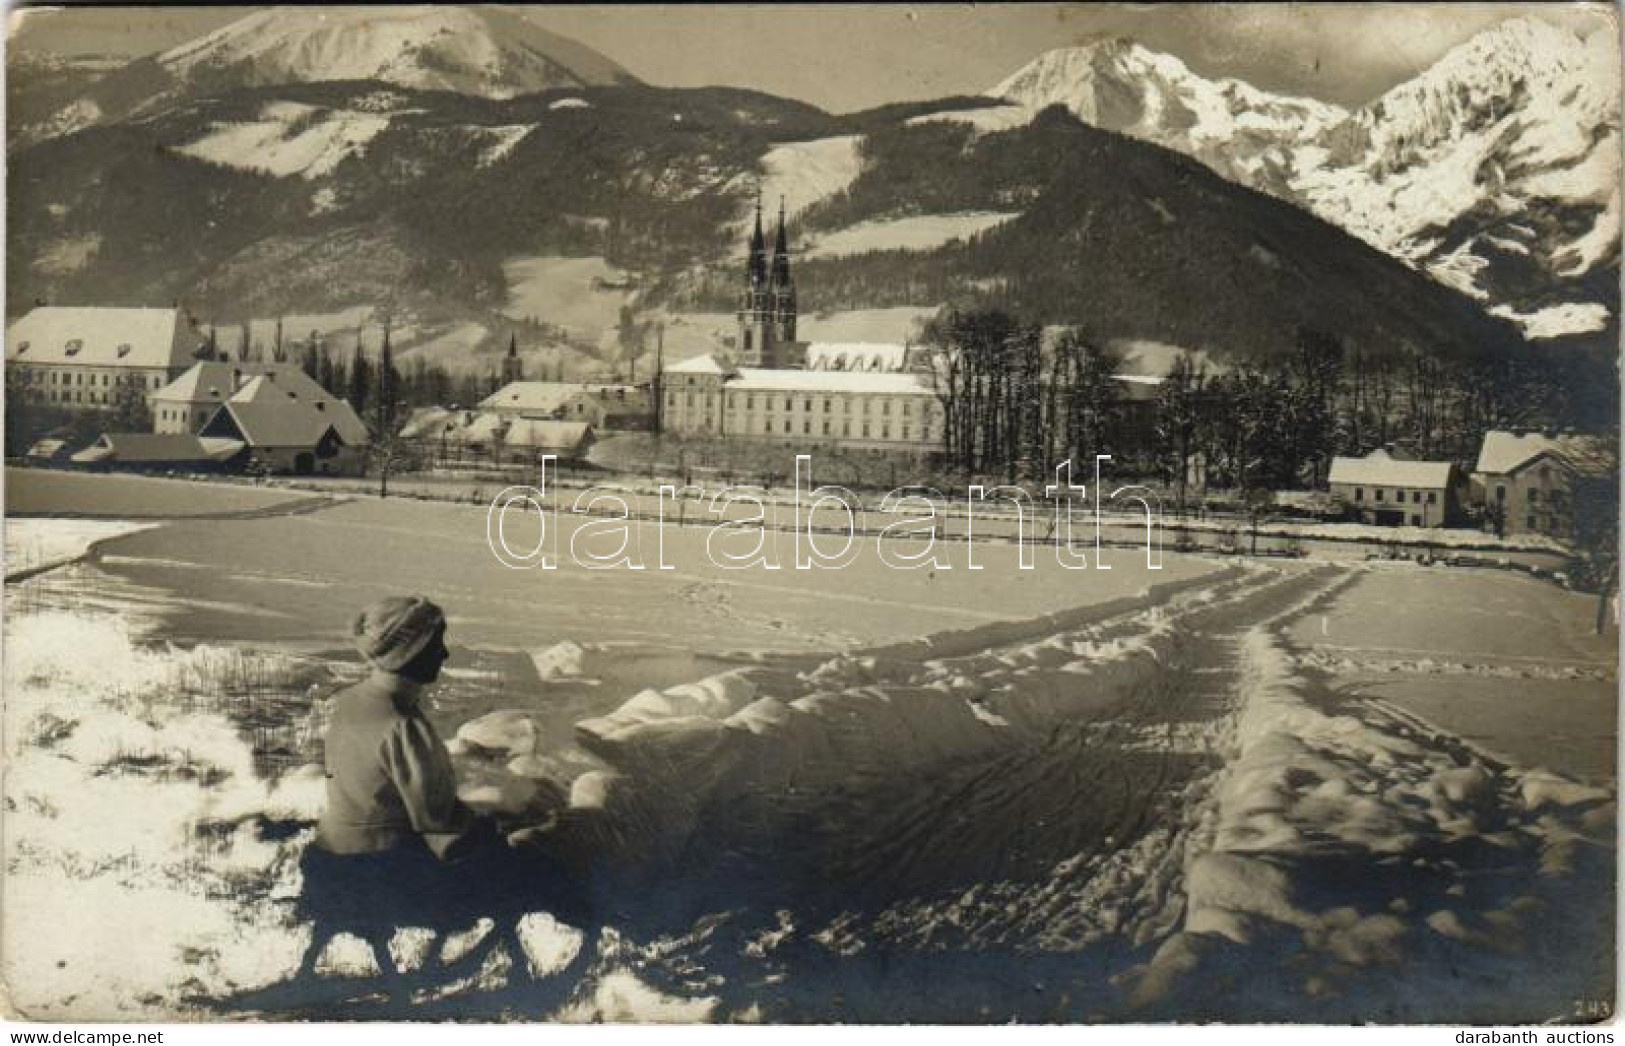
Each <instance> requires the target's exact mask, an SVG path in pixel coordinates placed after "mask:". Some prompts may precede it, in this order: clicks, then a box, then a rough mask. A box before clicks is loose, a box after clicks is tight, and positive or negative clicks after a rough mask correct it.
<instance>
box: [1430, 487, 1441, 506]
mask: <svg viewBox="0 0 1625 1046" xmlns="http://www.w3.org/2000/svg"><path fill="white" fill-rule="evenodd" d="M1438 503H1439V492H1438V491H1437V490H1430V491H1428V504H1429V505H1437V504H1438Z"/></svg>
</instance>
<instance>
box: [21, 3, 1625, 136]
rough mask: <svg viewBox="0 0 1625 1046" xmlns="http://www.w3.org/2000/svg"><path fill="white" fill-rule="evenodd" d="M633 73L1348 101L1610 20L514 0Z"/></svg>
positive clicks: (133, 49) (858, 85)
mask: <svg viewBox="0 0 1625 1046" xmlns="http://www.w3.org/2000/svg"><path fill="white" fill-rule="evenodd" d="M250 10H253V8H219V7H190V8H162V7H148V8H133V7H125V8H106V7H103V8H90V7H70V8H65V9H52V10H38V11H28V10H27V9H21V10H19V9H13V10H12V11H11V21H12V33H13V37H12V40H13V45H14V46H18V47H21V48H26V49H36V50H47V51H56V52H59V53H66V54H83V53H118V54H127V55H138V54H147V53H151V52H154V51H158V50H162V49H165V48H167V47H171V46H174V45H175V44H178V43H181V42H182V41H184V40H187V39H190V38H191V37H193V36H196V35H199V34H201V33H204V32H207V31H209V30H210V29H213V28H215V27H217V26H220V25H223V24H225V23H226V22H229V21H231V20H233V19H235V18H238V17H241V16H242V15H244V14H246V13H247V12H248V11H250ZM520 10H521V11H522V12H523V13H524V14H525V15H526V16H527V17H529V18H531V19H532V20H533V21H535V22H537V23H538V24H540V25H542V26H543V27H545V28H547V29H550V30H552V31H554V32H557V33H562V34H564V35H566V36H570V37H574V38H575V39H577V40H579V41H580V42H582V43H584V44H587V45H588V46H591V47H594V48H596V49H598V50H599V51H602V52H603V53H604V54H605V55H607V56H608V57H610V58H612V59H614V60H615V61H617V62H619V63H620V64H621V65H623V66H624V67H626V68H627V69H628V70H629V71H630V72H632V73H633V74H634V75H636V76H638V77H639V78H640V79H643V80H645V81H647V82H649V83H654V84H660V85H665V86H672V87H699V86H705V85H711V84H725V85H729V86H735V87H748V88H753V89H756V90H761V91H766V92H769V93H771V94H776V95H780V96H785V97H790V98H797V99H800V100H802V101H806V102H811V103H812V104H814V105H817V106H820V107H821V108H824V109H828V110H830V111H832V112H850V111H853V110H857V109H864V108H869V107H871V106H875V105H881V104H884V103H887V102H897V101H908V100H915V99H924V98H938V97H943V96H946V95H952V94H981V93H984V92H986V91H987V90H988V89H989V88H991V87H992V86H993V85H994V84H997V83H998V82H999V81H1001V80H1003V79H1004V78H1005V77H1006V76H1008V75H1009V74H1010V73H1012V72H1014V71H1015V70H1016V69H1018V68H1020V67H1021V66H1022V65H1023V64H1025V63H1026V62H1027V61H1029V60H1030V59H1032V58H1034V57H1036V56H1037V55H1039V54H1041V53H1043V52H1044V51H1047V50H1050V49H1052V48H1056V47H1065V46H1068V45H1072V44H1077V43H1082V42H1085V41H1087V40H1090V39H1092V38H1095V37H1099V36H1127V37H1129V38H1131V39H1134V40H1137V41H1138V42H1140V43H1141V44H1144V45H1145V46H1147V47H1150V48H1152V49H1153V50H1158V51H1164V52H1167V53H1170V54H1173V55H1176V56H1178V57H1179V58H1181V59H1183V60H1184V61H1185V62H1186V64H1188V65H1189V66H1190V67H1191V68H1192V69H1193V70H1195V71H1196V72H1198V73H1201V74H1203V75H1206V76H1233V77H1236V78H1239V79H1242V80H1246V81H1248V82H1249V83H1252V84H1254V85H1255V86H1257V87H1261V88H1263V89H1265V90H1269V91H1275V92H1281V93H1289V94H1303V95H1309V96H1312V97H1316V98H1321V99H1323V100H1326V101H1331V102H1337V103H1339V104H1342V105H1348V106H1357V105H1361V104H1364V103H1365V102H1367V101H1370V100H1371V99H1373V98H1375V97H1377V96H1378V95H1380V94H1381V93H1382V92H1383V91H1385V90H1387V89H1388V88H1390V87H1392V86H1394V85H1395V84H1397V83H1399V82H1401V81H1403V80H1406V79H1408V78H1410V77H1411V76H1413V75H1415V74H1416V73H1417V72H1419V71H1421V70H1422V69H1424V68H1426V67H1427V66H1428V65H1429V64H1431V63H1432V62H1433V61H1434V60H1436V59H1437V58H1439V57H1440V56H1441V55H1442V54H1444V52H1446V51H1448V50H1449V49H1450V48H1451V47H1453V46H1455V45H1456V44H1458V43H1460V42H1461V41H1463V40H1465V39H1467V38H1468V37H1470V36H1472V35H1473V34H1474V33H1476V32H1478V31H1479V30H1481V29H1484V28H1486V27H1488V26H1490V25H1493V24H1494V23H1496V22H1498V21H1501V20H1502V19H1505V18H1510V17H1515V16H1518V15H1533V16H1535V17H1539V18H1544V19H1547V20H1548V21H1552V22H1556V23H1558V24H1561V25H1565V26H1567V27H1568V28H1570V29H1572V30H1574V31H1575V32H1577V33H1580V34H1581V35H1587V34H1589V33H1591V32H1594V31H1603V32H1609V33H1617V31H1618V30H1617V27H1616V26H1615V23H1614V16H1613V9H1612V8H1611V7H1610V6H1609V5H1608V4H1583V3H1536V4H1404V3H1389V4H1380V3H1347V4H1307V3H1303V4H1022V5H1014V4H1012V5H1000V4H874V5H860V4H817V5H812V4H806V5H791V4H741V5H727V6H704V5H698V4H695V5H680V4H669V5H614V6H610V5H579V6H556V7H547V6H535V7H527V8H521V9H520Z"/></svg>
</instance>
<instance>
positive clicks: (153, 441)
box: [73, 432, 243, 465]
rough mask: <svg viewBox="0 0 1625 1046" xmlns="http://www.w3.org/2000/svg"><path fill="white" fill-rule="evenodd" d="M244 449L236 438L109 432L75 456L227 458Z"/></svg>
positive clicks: (83, 459)
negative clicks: (201, 437) (202, 437)
mask: <svg viewBox="0 0 1625 1046" xmlns="http://www.w3.org/2000/svg"><path fill="white" fill-rule="evenodd" d="M242 449H243V444H242V441H241V440H234V439H199V438H198V437H196V436H189V435H184V434H175V433H153V432H108V433H104V434H103V435H102V436H101V437H100V438H99V439H97V440H96V442H95V443H92V444H91V445H90V446H88V447H86V448H85V449H84V450H81V451H80V452H79V453H77V454H75V455H73V460H74V461H76V462H78V463H79V464H81V465H92V464H95V463H96V462H99V461H121V462H125V463H135V462H146V463H158V462H167V461H173V462H188V461H225V460H227V459H228V458H230V457H231V456H232V455H234V454H236V453H237V452H238V451H240V450H242Z"/></svg>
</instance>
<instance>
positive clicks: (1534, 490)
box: [1529, 487, 1540, 505]
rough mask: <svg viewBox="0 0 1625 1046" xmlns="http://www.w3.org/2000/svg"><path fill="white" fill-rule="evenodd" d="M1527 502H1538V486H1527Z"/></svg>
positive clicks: (1535, 503)
mask: <svg viewBox="0 0 1625 1046" xmlns="http://www.w3.org/2000/svg"><path fill="white" fill-rule="evenodd" d="M1529 504H1531V505H1538V504H1540V488H1539V487H1530V488H1529Z"/></svg>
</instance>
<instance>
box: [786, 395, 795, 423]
mask: <svg viewBox="0 0 1625 1046" xmlns="http://www.w3.org/2000/svg"><path fill="white" fill-rule="evenodd" d="M784 409H785V410H793V409H795V408H794V407H792V406H791V400H790V397H789V396H786V397H784ZM785 431H786V432H788V431H790V430H789V429H786V430H785Z"/></svg>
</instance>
